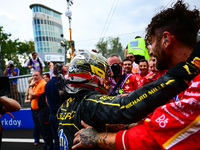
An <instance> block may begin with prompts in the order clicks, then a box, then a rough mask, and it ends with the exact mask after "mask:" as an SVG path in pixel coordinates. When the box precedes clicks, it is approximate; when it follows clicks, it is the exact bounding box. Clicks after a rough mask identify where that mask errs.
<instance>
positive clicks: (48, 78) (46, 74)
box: [43, 73, 50, 82]
mask: <svg viewBox="0 0 200 150" xmlns="http://www.w3.org/2000/svg"><path fill="white" fill-rule="evenodd" d="M43 78H44V80H45V81H46V82H48V81H49V80H50V74H49V73H45V74H44V75H43Z"/></svg>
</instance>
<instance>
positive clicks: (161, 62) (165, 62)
mask: <svg viewBox="0 0 200 150" xmlns="http://www.w3.org/2000/svg"><path fill="white" fill-rule="evenodd" d="M156 49H159V50H160V51H161V55H160V56H156V59H157V62H156V68H157V69H158V70H168V69H169V62H170V60H171V59H170V58H167V55H166V53H165V51H164V49H163V47H161V46H158V45H157V46H156Z"/></svg>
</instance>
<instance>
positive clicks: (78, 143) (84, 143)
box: [72, 121, 99, 149]
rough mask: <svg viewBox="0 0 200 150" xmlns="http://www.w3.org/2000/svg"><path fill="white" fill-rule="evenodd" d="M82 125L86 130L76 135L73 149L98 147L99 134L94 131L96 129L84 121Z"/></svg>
mask: <svg viewBox="0 0 200 150" xmlns="http://www.w3.org/2000/svg"><path fill="white" fill-rule="evenodd" d="M81 124H82V126H83V127H84V128H83V129H81V130H80V131H78V132H76V133H75V135H74V136H75V138H74V141H73V144H74V146H73V147H72V149H77V148H80V147H84V148H90V147H94V146H96V145H97V143H98V137H99V136H98V133H97V132H96V131H95V130H94V128H92V127H91V126H89V125H88V124H86V123H85V122H84V121H81Z"/></svg>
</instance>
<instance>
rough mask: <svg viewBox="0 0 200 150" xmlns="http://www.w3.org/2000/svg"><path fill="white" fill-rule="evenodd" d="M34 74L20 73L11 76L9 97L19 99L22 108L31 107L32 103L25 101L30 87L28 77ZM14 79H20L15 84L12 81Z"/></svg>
mask: <svg viewBox="0 0 200 150" xmlns="http://www.w3.org/2000/svg"><path fill="white" fill-rule="evenodd" d="M31 76H32V74H27V75H20V76H15V77H9V82H10V94H9V95H8V97H10V98H13V99H15V100H17V101H18V102H19V103H20V105H21V107H22V108H30V107H31V105H30V103H25V93H26V89H27V87H28V85H29V84H28V79H29V78H30V77H31ZM14 79H18V84H17V85H13V84H12V81H13V80H14Z"/></svg>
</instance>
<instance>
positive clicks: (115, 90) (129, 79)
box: [108, 54, 137, 96]
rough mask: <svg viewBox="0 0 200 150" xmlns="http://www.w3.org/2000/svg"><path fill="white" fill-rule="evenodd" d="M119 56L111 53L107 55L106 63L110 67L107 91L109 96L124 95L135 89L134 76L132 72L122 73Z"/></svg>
mask: <svg viewBox="0 0 200 150" xmlns="http://www.w3.org/2000/svg"><path fill="white" fill-rule="evenodd" d="M122 64H123V63H122V62H121V57H120V56H119V55H117V54H111V55H110V56H109V57H108V65H109V67H110V71H111V73H110V75H111V76H110V77H109V81H110V85H111V89H110V90H109V92H108V95H109V96H116V95H120V96H122V95H123V96H125V95H128V94H129V93H130V92H132V91H133V90H136V89H137V83H136V82H135V81H136V79H135V78H136V77H135V76H134V75H132V74H126V73H124V74H122Z"/></svg>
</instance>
